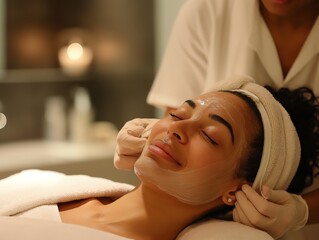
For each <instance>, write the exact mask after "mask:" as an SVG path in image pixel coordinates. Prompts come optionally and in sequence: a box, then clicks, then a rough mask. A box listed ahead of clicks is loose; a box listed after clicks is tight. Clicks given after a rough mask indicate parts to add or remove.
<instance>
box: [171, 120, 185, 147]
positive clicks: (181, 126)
mask: <svg viewBox="0 0 319 240" xmlns="http://www.w3.org/2000/svg"><path fill="white" fill-rule="evenodd" d="M186 127H187V126H186V124H185V123H183V122H182V121H177V122H172V123H170V125H169V126H168V129H167V134H168V136H169V137H170V138H171V139H172V140H173V139H174V140H177V141H178V142H180V143H182V144H185V143H187V141H188V137H187V134H186Z"/></svg>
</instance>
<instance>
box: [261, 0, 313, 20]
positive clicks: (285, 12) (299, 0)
mask: <svg viewBox="0 0 319 240" xmlns="http://www.w3.org/2000/svg"><path fill="white" fill-rule="evenodd" d="M261 4H262V8H263V10H265V11H267V12H268V13H270V14H272V15H276V16H281V17H289V16H294V15H296V14H298V13H303V14H307V12H309V11H312V10H313V9H314V6H315V5H317V7H318V0H261Z"/></svg>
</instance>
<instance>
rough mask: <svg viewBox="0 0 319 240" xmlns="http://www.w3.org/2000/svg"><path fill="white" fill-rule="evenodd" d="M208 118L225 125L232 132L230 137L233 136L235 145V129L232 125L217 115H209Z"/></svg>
mask: <svg viewBox="0 0 319 240" xmlns="http://www.w3.org/2000/svg"><path fill="white" fill-rule="evenodd" d="M208 117H209V118H210V119H213V120H216V121H218V122H220V123H222V124H224V125H225V126H226V127H227V128H228V130H229V132H230V135H231V140H232V143H233V144H234V141H235V136H234V131H233V127H232V126H231V125H230V123H229V122H227V121H226V120H225V119H224V118H222V117H221V116H219V115H216V114H209V115H208Z"/></svg>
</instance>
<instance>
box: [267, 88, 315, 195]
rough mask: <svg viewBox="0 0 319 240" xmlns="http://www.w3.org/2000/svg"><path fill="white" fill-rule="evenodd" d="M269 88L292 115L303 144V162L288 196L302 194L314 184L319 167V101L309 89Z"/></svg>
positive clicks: (301, 161) (301, 160)
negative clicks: (317, 167) (316, 167)
mask: <svg viewBox="0 0 319 240" xmlns="http://www.w3.org/2000/svg"><path fill="white" fill-rule="evenodd" d="M265 88H266V89H267V90H268V91H270V92H271V94H272V95H273V96H274V98H275V99H276V100H277V101H278V102H280V103H281V105H282V106H283V107H284V108H285V109H286V111H287V112H288V113H289V115H290V118H291V120H292V121H293V123H294V125H295V128H296V130H297V133H298V136H299V140H300V144H301V159H300V163H299V166H298V170H297V173H296V175H295V177H294V178H293V180H292V182H291V184H290V186H289V188H288V192H291V193H300V192H301V191H302V190H303V189H304V188H305V187H308V186H310V185H311V184H312V183H313V179H314V175H313V169H314V167H315V166H318V164H319V98H318V97H317V96H315V94H314V93H313V91H312V90H311V89H310V88H307V87H301V88H297V89H295V90H290V89H288V88H280V89H278V90H276V89H274V88H273V87H270V86H265Z"/></svg>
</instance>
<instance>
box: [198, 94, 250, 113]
mask: <svg viewBox="0 0 319 240" xmlns="http://www.w3.org/2000/svg"><path fill="white" fill-rule="evenodd" d="M193 101H194V102H195V104H196V107H201V108H207V107H218V106H223V107H224V108H226V109H227V110H231V108H236V109H237V110H238V107H242V108H243V109H249V107H248V105H247V104H246V103H245V101H244V100H243V99H241V98H240V97H238V96H236V95H235V94H233V93H231V92H208V93H205V94H202V95H200V96H198V97H196V98H195V99H193ZM243 109H242V110H243Z"/></svg>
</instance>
